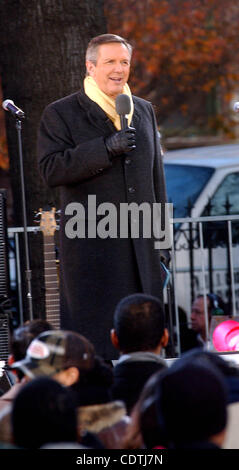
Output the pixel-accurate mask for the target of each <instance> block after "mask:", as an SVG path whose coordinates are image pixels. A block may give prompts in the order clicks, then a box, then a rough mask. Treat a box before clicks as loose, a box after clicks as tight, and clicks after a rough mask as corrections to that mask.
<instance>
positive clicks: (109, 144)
mask: <svg viewBox="0 0 239 470" xmlns="http://www.w3.org/2000/svg"><path fill="white" fill-rule="evenodd" d="M135 132H136V129H135V128H134V127H127V128H126V129H123V130H121V131H118V132H115V134H112V135H110V136H109V137H106V139H105V146H106V148H107V150H108V152H109V154H110V155H111V156H113V157H116V156H117V155H120V154H122V153H125V152H130V151H131V150H133V149H135V147H136V145H135Z"/></svg>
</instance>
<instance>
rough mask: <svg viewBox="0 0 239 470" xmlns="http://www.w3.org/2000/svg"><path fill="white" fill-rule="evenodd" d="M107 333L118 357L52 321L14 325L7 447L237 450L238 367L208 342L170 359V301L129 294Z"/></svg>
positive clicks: (2, 420) (2, 421)
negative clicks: (109, 355) (99, 351)
mask: <svg viewBox="0 0 239 470" xmlns="http://www.w3.org/2000/svg"><path fill="white" fill-rule="evenodd" d="M108 333H109V335H110V337H111V341H112V344H113V346H114V347H115V348H116V350H117V351H118V355H119V358H118V360H117V361H112V363H110V362H109V361H106V360H104V359H103V358H101V357H99V356H98V355H97V354H96V352H95V348H94V345H93V344H92V343H91V342H90V341H89V340H88V339H87V338H86V337H84V336H82V335H80V334H79V333H76V332H73V331H69V330H63V329H61V330H55V329H53V328H52V326H51V324H49V323H48V322H47V321H45V320H40V319H36V320H33V321H28V322H26V323H25V324H24V325H22V326H20V327H18V328H16V329H15V330H14V331H13V334H12V338H11V354H10V355H9V361H8V362H9V363H8V367H7V368H6V370H5V373H6V374H10V375H11V377H15V379H14V380H12V382H14V383H13V384H12V385H11V387H9V390H8V391H6V392H5V393H2V395H1V397H0V446H1V447H2V448H18V449H19V448H20V449H22V448H24V449H39V448H43V449H44V448H53V449H55V448H59V449H61V448H72V449H74V448H85V449H185V448H188V449H220V448H232V447H233V448H238V446H239V442H237V441H238V439H237V437H236V435H237V433H235V427H236V420H235V417H237V414H238V407H239V372H238V369H237V367H236V366H235V365H234V366H233V365H232V364H231V363H229V362H228V361H225V359H223V358H222V357H220V356H219V355H218V354H215V353H213V352H209V351H207V350H205V349H204V348H203V347H202V346H200V347H195V348H193V349H191V350H189V351H187V352H185V353H183V354H182V355H181V357H179V358H177V359H175V360H174V361H172V362H173V363H171V362H170V365H169V363H168V361H167V360H166V359H165V354H164V351H165V348H166V347H167V343H168V338H169V333H168V330H167V327H166V323H165V314H164V308H163V304H162V302H161V301H160V300H159V299H158V298H156V297H153V296H151V295H145V294H132V295H129V296H127V297H125V298H123V299H122V300H121V301H120V302H119V303H118V305H117V307H116V310H115V313H114V328H113V329H112V330H111V331H109V332H108ZM196 346H197V345H196ZM36 423H37V426H36Z"/></svg>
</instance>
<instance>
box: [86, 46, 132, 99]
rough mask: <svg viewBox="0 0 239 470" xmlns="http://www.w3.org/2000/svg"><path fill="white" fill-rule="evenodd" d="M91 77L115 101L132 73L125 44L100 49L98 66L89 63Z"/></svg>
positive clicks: (87, 63)
mask: <svg viewBox="0 0 239 470" xmlns="http://www.w3.org/2000/svg"><path fill="white" fill-rule="evenodd" d="M86 67H87V70H88V73H89V75H90V76H91V77H92V78H93V79H94V80H95V82H96V83H97V85H98V87H99V88H100V90H101V91H103V92H104V93H105V94H106V95H108V96H110V97H111V98H113V99H115V98H116V96H118V95H120V94H121V93H122V92H123V87H124V85H125V83H126V82H127V81H128V78H129V72H130V54H129V51H128V49H127V47H126V46H125V45H124V44H121V43H117V42H112V43H109V44H102V45H101V46H99V49H98V57H97V62H96V65H94V64H93V62H90V61H87V62H86Z"/></svg>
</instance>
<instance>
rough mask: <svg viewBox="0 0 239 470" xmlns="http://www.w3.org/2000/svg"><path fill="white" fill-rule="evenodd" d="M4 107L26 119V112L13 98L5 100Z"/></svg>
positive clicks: (14, 114) (19, 117)
mask: <svg viewBox="0 0 239 470" xmlns="http://www.w3.org/2000/svg"><path fill="white" fill-rule="evenodd" d="M2 107H3V109H5V111H10V113H11V114H12V115H13V116H15V117H17V118H18V119H24V117H25V113H24V111H22V110H21V109H20V108H18V107H17V106H16V105H15V104H14V102H13V101H12V100H5V101H3V102H2Z"/></svg>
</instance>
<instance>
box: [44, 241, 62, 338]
mask: <svg viewBox="0 0 239 470" xmlns="http://www.w3.org/2000/svg"><path fill="white" fill-rule="evenodd" d="M44 275H45V303H46V320H47V321H49V322H50V323H51V324H52V325H53V327H54V328H56V329H59V328H60V314H59V310H60V298H59V282H58V275H57V267H56V253H55V240H54V235H53V236H52V235H44Z"/></svg>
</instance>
